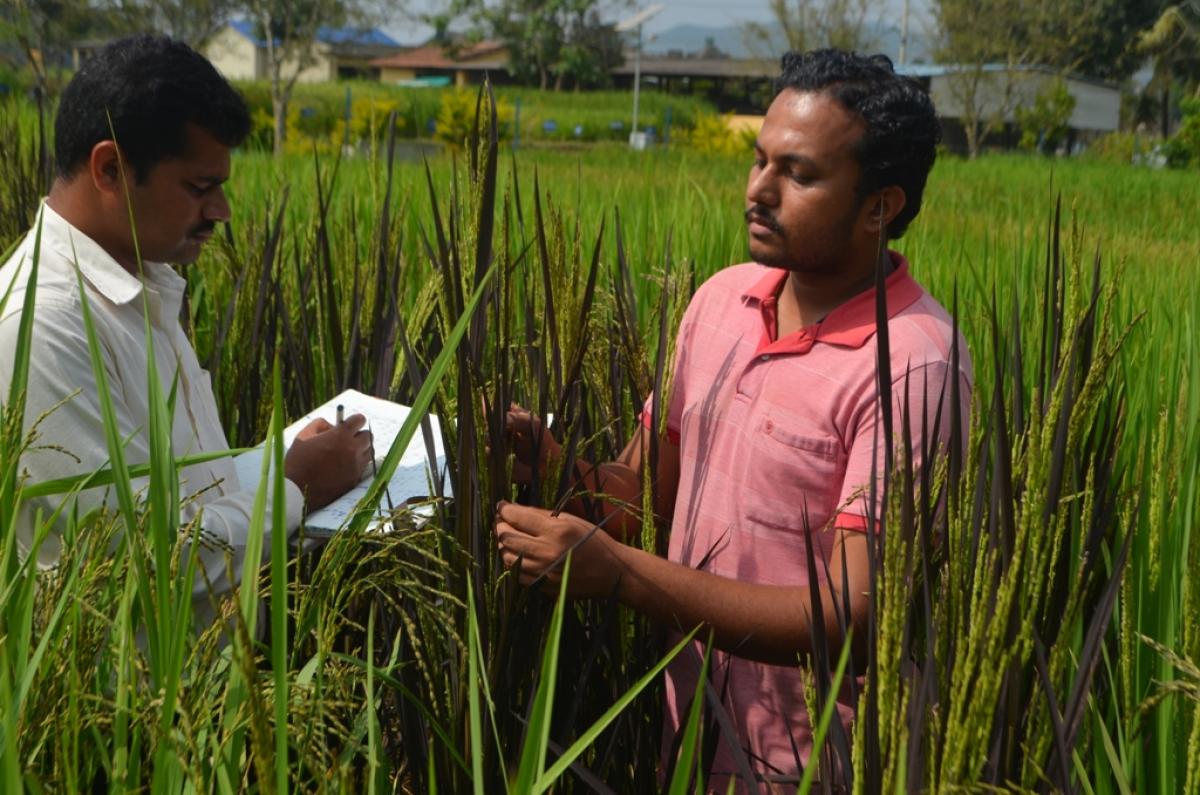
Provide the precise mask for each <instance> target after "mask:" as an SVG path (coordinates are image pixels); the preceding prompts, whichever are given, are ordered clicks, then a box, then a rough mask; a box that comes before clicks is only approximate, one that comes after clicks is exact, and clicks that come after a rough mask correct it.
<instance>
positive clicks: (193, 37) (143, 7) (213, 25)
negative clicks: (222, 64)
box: [104, 0, 242, 49]
mask: <svg viewBox="0 0 1200 795" xmlns="http://www.w3.org/2000/svg"><path fill="white" fill-rule="evenodd" d="M241 8H242V4H241V3H240V2H239V0H109V2H108V3H107V4H106V5H105V7H104V10H105V12H106V13H107V14H109V15H110V16H111V17H112V18H115V19H118V20H120V21H121V26H122V27H123V28H126V29H129V30H155V31H158V32H159V33H165V34H166V35H168V36H171V37H173V38H176V39H179V40H181V41H185V42H187V43H188V44H189V45H191V46H192V47H193V48H195V49H200V48H202V47H203V46H204V45H205V44H207V43H208V42H209V41H210V40H211V39H212V37H213V36H215V35H216V34H217V33H219V32H220V30H221V28H223V27H224V26H225V25H226V23H228V22H229V20H230V18H231V17H232V16H234V15H235V14H237V13H238V12H239V11H240V10H241Z"/></svg>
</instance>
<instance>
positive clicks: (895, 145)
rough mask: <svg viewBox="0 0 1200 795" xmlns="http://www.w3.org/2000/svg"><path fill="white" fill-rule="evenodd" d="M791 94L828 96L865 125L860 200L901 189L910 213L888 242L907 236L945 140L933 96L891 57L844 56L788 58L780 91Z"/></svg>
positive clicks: (892, 227)
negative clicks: (895, 66)
mask: <svg viewBox="0 0 1200 795" xmlns="http://www.w3.org/2000/svg"><path fill="white" fill-rule="evenodd" d="M786 89H792V90H794V91H800V92H804V93H813V94H825V95H828V96H829V97H831V98H833V99H835V100H837V102H838V103H839V104H841V106H842V107H844V108H845V109H846V110H848V111H850V112H851V113H854V114H857V115H858V116H859V117H860V118H861V119H862V120H863V122H865V124H866V128H867V129H866V132H864V133H863V136H862V139H861V140H860V141H859V143H858V147H857V155H858V164H859V166H861V167H862V178H861V180H860V181H859V184H858V193H859V196H860V197H861V196H866V195H867V194H869V193H872V192H873V191H876V190H879V189H880V188H885V187H888V186H890V185H898V186H900V188H901V189H902V190H903V191H904V196H905V203H904V209H902V210H901V211H900V213H899V214H898V215H897V216H896V217H895V218H893V219H892V222H891V223H890V224H888V238H897V237H900V236H901V235H903V234H904V231H905V230H906V229H907V228H908V224H909V223H910V222H911V221H912V219H913V218H915V217H916V215H917V213H918V212H919V211H920V209H921V196H922V194H923V193H924V192H925V179H926V177H928V176H929V170H930V169H931V168H933V160H934V157H935V156H936V154H937V144H938V142H939V141H940V140H941V137H942V134H941V127H940V126H939V125H938V120H937V114H936V113H935V112H934V109H933V102H932V100H930V99H929V95H928V94H927V93H925V91H924V89H922V88H921V86H920V84H918V83H917V82H916V81H915V80H911V79H909V78H907V77H902V76H900V75H898V74H896V72H895V71H894V70H893V69H892V62H891V60H890V59H889V58H888V57H887V56H886V55H871V56H864V55H858V54H856V53H850V52H844V51H842V50H814V51H813V52H805V53H797V52H789V53H788V54H787V55H785V56H783V72H782V74H780V76H779V78H778V79H777V80H776V82H775V90H776V92H782V91H784V90H786Z"/></svg>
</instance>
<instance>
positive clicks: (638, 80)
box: [616, 3, 663, 149]
mask: <svg viewBox="0 0 1200 795" xmlns="http://www.w3.org/2000/svg"><path fill="white" fill-rule="evenodd" d="M662 10H663V4H662V3H655V4H654V5H652V6H650V7H648V8H643V9H642V10H641V11H639V12H637V13H636V14H634V15H633V16H631V17H629V18H628V19H623V20H621V21H620V22H618V23H617V25H616V29H617V31H618V32H620V33H625V32H626V31H630V30H636V31H637V49H636V50H634V53H633V129H632V130H630V131H629V145H630V146H632V147H633V148H634V149H644V148H645V146H646V137H645V135H644V134H641V133H639V132H638V99H639V93H640V91H641V87H642V25H643V23H645V22H646V20H648V19H650V18H651V17H653V16H655V15H657V14H658V13H659V12H661V11H662Z"/></svg>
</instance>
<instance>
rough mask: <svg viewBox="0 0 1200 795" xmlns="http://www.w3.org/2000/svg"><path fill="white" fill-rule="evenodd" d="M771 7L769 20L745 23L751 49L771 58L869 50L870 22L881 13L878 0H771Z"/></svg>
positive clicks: (747, 39)
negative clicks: (820, 50)
mask: <svg viewBox="0 0 1200 795" xmlns="http://www.w3.org/2000/svg"><path fill="white" fill-rule="evenodd" d="M769 8H770V11H771V19H770V21H768V22H746V23H745V24H744V25H743V26H742V34H743V38H745V40H746V44H747V46H748V47H749V49H750V50H751V51H753V52H756V53H759V54H760V55H761V56H762V57H764V58H771V59H774V58H777V57H778V56H779V55H781V54H782V53H784V52H787V51H788V50H796V51H801V52H802V51H804V50H813V49H817V48H819V47H837V48H839V49H843V50H857V51H860V52H861V51H864V50H869V49H871V48H872V47H874V46H875V44H876V40H875V37H874V35H873V34H872V32H871V23H872V22H876V21H878V19H879V18H880V16H881V13H882V5H881V3H880V2H879V0H770V4H769Z"/></svg>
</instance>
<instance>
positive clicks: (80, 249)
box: [41, 200, 150, 305]
mask: <svg viewBox="0 0 1200 795" xmlns="http://www.w3.org/2000/svg"><path fill="white" fill-rule="evenodd" d="M41 212H42V245H43V246H49V247H50V248H53V249H54V250H55V251H56V252H58V253H59V254H60V255H61V256H63V257H64V258H65V259H66V260H67V262H68V263H77V264H78V265H79V272H80V274H81V275H82V276H83V278H84V279H85V280H86V281H87V283H88V284H90V285H91V286H92V288H93V289H95V290H96V292H98V293H100V295H102V296H104V297H105V298H106V299H108V300H109V301H111V302H112V303H114V304H117V305H122V304H128V303H130V302H132V301H133V300H134V299H136V298H137V297H138V296H140V295H141V294H142V290H143V289H144V285H143V283H142V280H141V279H139V278H137V277H136V276H134V275H133V274H131V273H130V272H129V271H127V270H125V269H124V268H122V267H121V264H120V263H119V262H117V261H116V260H115V259H113V258H112V256H111V255H110V254H109V253H108V252H107V251H105V250H104V248H103V247H101V246H100V244H99V243H97V242H96V241H95V240H92V239H91V238H90V237H88V236H87V235H85V234H84V233H83V232H81V231H79V230H78V229H76V228H75V226H74V225H72V224H71V222H70V221H68V220H67V219H65V218H63V217H62V216H61V215H59V214H58V213H56V212H55V211H54V210H53V209H52V208H51V207H50V205H49V204H47V203H46V202H45V201H44V200H43V202H42V208H41ZM146 265H150V263H146ZM148 270H149V268H148Z"/></svg>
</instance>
